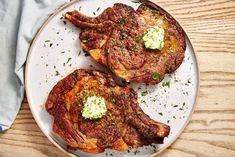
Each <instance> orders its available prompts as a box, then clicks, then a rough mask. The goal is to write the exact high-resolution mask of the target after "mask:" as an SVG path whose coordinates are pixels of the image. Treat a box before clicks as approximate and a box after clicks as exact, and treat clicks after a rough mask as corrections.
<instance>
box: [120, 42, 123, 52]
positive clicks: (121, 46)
mask: <svg viewBox="0 0 235 157" xmlns="http://www.w3.org/2000/svg"><path fill="white" fill-rule="evenodd" d="M120 48H121V51H123V50H124V46H123V44H122V43H121V45H120Z"/></svg>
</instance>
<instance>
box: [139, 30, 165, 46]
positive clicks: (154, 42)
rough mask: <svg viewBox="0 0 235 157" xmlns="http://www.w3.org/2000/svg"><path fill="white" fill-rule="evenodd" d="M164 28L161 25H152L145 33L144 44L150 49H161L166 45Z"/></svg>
mask: <svg viewBox="0 0 235 157" xmlns="http://www.w3.org/2000/svg"><path fill="white" fill-rule="evenodd" d="M164 33H165V31H164V29H163V28H162V27H160V26H154V27H150V28H148V29H146V30H145V32H144V35H143V42H144V46H145V47H146V48H148V49H158V50H161V49H162V48H163V47H164Z"/></svg>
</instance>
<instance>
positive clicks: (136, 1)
mask: <svg viewBox="0 0 235 157" xmlns="http://www.w3.org/2000/svg"><path fill="white" fill-rule="evenodd" d="M131 2H132V3H141V2H140V0H133V1H131Z"/></svg>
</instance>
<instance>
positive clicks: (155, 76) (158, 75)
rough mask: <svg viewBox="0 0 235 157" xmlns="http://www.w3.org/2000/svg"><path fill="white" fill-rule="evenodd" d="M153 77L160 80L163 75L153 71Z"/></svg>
mask: <svg viewBox="0 0 235 157" xmlns="http://www.w3.org/2000/svg"><path fill="white" fill-rule="evenodd" d="M152 78H153V80H159V79H161V75H160V74H158V73H153V76H152Z"/></svg>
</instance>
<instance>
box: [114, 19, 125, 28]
mask: <svg viewBox="0 0 235 157" xmlns="http://www.w3.org/2000/svg"><path fill="white" fill-rule="evenodd" d="M124 24H125V19H123V18H122V19H121V20H120V21H119V22H118V23H117V25H116V27H119V26H122V25H124Z"/></svg>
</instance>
